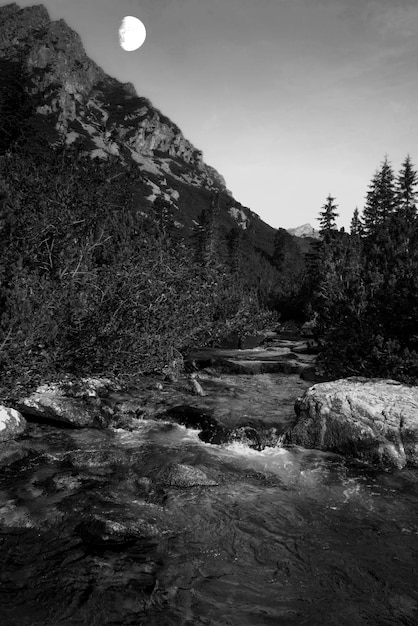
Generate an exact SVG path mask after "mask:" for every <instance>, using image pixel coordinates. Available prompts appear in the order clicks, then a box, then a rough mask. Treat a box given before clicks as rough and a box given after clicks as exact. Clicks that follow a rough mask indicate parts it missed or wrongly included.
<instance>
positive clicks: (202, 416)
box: [156, 404, 218, 430]
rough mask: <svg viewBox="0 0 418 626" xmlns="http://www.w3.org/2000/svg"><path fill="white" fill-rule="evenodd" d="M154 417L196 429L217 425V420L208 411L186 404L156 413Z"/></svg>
mask: <svg viewBox="0 0 418 626" xmlns="http://www.w3.org/2000/svg"><path fill="white" fill-rule="evenodd" d="M156 419H161V420H166V421H170V422H175V423H176V424H181V425H182V426H186V427H187V428H194V429H196V430H211V429H215V428H216V427H217V426H218V422H217V421H216V419H215V418H214V417H213V416H212V414H211V413H210V412H209V411H205V410H203V409H200V408H199V407H195V406H189V405H188V404H182V405H179V406H174V407H172V408H170V409H168V410H167V411H165V412H164V413H160V414H158V415H157V416H156Z"/></svg>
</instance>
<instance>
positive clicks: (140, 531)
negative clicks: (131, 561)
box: [75, 515, 160, 548]
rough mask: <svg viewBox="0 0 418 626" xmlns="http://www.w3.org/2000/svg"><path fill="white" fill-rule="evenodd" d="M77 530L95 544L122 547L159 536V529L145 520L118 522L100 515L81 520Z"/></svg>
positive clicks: (85, 539) (83, 537)
mask: <svg viewBox="0 0 418 626" xmlns="http://www.w3.org/2000/svg"><path fill="white" fill-rule="evenodd" d="M75 532H76V533H77V535H79V536H80V537H81V538H82V540H83V541H84V542H85V543H87V544H90V545H93V546H103V547H108V548H110V547H121V546H125V545H131V544H132V543H135V542H136V541H138V540H140V539H142V540H149V539H152V538H155V537H157V536H158V535H159V534H160V532H159V531H158V529H157V528H156V527H155V526H153V525H152V524H149V523H148V522H145V521H143V520H137V521H134V522H118V521H115V520H110V519H107V518H104V517H100V516H98V515H94V516H92V517H91V518H89V519H87V520H84V521H82V522H80V523H79V524H78V525H77V526H76V528H75Z"/></svg>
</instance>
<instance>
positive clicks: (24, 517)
mask: <svg viewBox="0 0 418 626" xmlns="http://www.w3.org/2000/svg"><path fill="white" fill-rule="evenodd" d="M0 524H1V525H2V526H6V527H7V528H34V527H35V526H36V523H35V521H34V520H33V519H32V517H31V515H30V513H29V511H28V510H27V508H26V507H24V506H18V505H17V504H15V502H13V501H12V500H9V502H6V503H5V504H3V505H2V506H0Z"/></svg>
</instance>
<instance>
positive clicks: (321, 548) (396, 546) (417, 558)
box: [0, 353, 418, 626]
mask: <svg viewBox="0 0 418 626" xmlns="http://www.w3.org/2000/svg"><path fill="white" fill-rule="evenodd" d="M285 356H286V355H285ZM294 357H295V354H293V353H292V355H291V358H292V359H294ZM245 358H246V359H247V361H246V362H247V363H248V362H250V361H248V358H249V355H248V354H245ZM263 358H264V361H263V363H264V365H263V368H264V370H263V371H264V372H265V371H266V368H267V366H268V368H270V371H271V368H272V361H271V358H270V355H269V354H267V355H265V354H264V353H263ZM268 359H270V360H268ZM266 363H267V365H265V364H266ZM273 365H274V367H276V365H277V364H273ZM285 365H286V367H289V366H288V364H287V362H286V363H285ZM250 366H251V368H254V361H251V362H250ZM228 367H230V365H228ZM280 367H282V366H280ZM294 369H295V365H294V363H293V361H292V362H291V367H290V369H289V372H290V373H289V374H286V373H283V371H282V370H279V372H278V373H273V374H266V373H261V374H258V375H251V376H246V375H245V374H244V375H241V376H237V375H235V374H231V373H227V374H225V375H222V377H221V378H219V377H218V378H217V377H213V376H212V375H209V374H208V376H207V377H206V379H204V378H203V379H202V380H203V386H204V388H205V389H206V390H208V391H209V393H208V394H207V395H206V396H205V397H202V398H195V400H194V401H193V402H194V403H195V404H197V406H200V407H202V408H204V409H206V410H209V409H210V410H211V411H213V414H214V415H215V417H217V418H219V419H220V418H221V419H222V420H223V421H224V423H226V424H227V425H229V424H231V425H236V424H238V425H239V424H240V423H245V420H246V419H247V417H246V415H250V416H251V417H254V418H256V420H257V423H258V422H259V420H261V419H264V421H265V423H266V424H267V425H268V426H269V425H272V424H274V423H276V422H277V420H279V421H281V422H282V423H285V422H286V420H288V419H289V417H290V416H291V412H292V404H293V399H294V398H295V397H296V396H297V395H298V394H299V393H300V392H301V390H302V391H303V389H304V388H306V387H307V386H308V383H305V382H304V381H301V379H300V378H299V375H297V374H295V373H294ZM292 372H293V373H292ZM156 393H157V392H156ZM179 393H180V392H179ZM158 394H160V395H158ZM158 394H157V395H156V396H155V399H153V400H152V402H151V404H149V405H147V407H145V409H146V410H145V412H144V415H143V417H144V419H143V421H141V422H139V426H138V429H137V430H135V431H127V430H122V429H113V430H112V429H107V430H93V429H79V430H77V429H67V428H57V427H56V426H53V425H46V424H35V423H31V424H30V425H29V427H28V429H27V431H26V433H25V435H24V437H23V438H21V440H19V442H17V444H16V446H17V448H16V449H17V452H16V458H14V457H13V458H12V461H13V462H11V464H10V465H9V466H7V467H4V468H3V469H2V470H1V471H0V562H1V570H0V624H1V626H60V625H62V626H105V625H115V626H116V625H121V626H199V625H202V626H203V625H207V626H267V625H272V626H276V625H289V626H291V625H292V626H293V625H295V626H297V625H307V626H315V625H318V626H319V625H322V626H331V625H332V626H374V625H376V626H385V625H386V626H396V625H399V626H401V625H402V626H408V625H409V626H413V625H416V624H418V585H417V580H418V571H417V570H418V515H417V512H418V470H413V469H405V470H402V471H391V472H382V471H374V470H371V469H370V468H368V467H366V466H364V465H360V464H353V463H349V462H347V461H346V460H344V459H343V458H341V457H339V456H337V455H334V454H328V453H323V452H319V451H315V450H309V451H308V450H303V449H299V448H291V449H284V448H281V447H266V448H265V449H264V450H261V451H258V450H255V449H251V448H249V447H247V446H246V445H244V444H243V443H238V442H234V443H223V444H219V445H214V444H213V443H212V444H210V443H204V442H203V441H202V440H201V439H200V438H199V436H198V434H199V433H198V431H197V430H192V429H188V428H185V427H184V426H180V425H178V424H176V423H168V422H165V421H156V420H154V419H152V415H153V413H152V411H154V410H157V411H160V404H159V403H161V402H163V403H165V406H168V405H167V402H168V401H169V400H170V401H171V403H172V404H171V406H173V405H175V404H182V403H184V399H182V397H180V395H177V396H176V395H175V394H174V391H171V392H166V391H163V392H158ZM125 400H129V398H125ZM134 400H135V398H131V399H130V401H131V402H133V401H134ZM251 402H252V405H251ZM198 403H200V404H198ZM154 405H155V406H156V407H157V409H154ZM162 406H163V405H161V407H162ZM251 406H252V407H253V408H251ZM147 411H148V412H147ZM228 420H229V421H228ZM240 420H241V421H240ZM173 468H174V470H173ZM167 472H168V473H167ZM170 472H171V473H170ZM176 472H177V473H176ZM193 472H195V474H193ZM173 477H174V478H173ZM190 477H191V480H189V479H190ZM193 477H194V482H193ZM188 481H189V483H188Z"/></svg>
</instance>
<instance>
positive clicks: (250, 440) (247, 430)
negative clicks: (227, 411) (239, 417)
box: [228, 426, 264, 450]
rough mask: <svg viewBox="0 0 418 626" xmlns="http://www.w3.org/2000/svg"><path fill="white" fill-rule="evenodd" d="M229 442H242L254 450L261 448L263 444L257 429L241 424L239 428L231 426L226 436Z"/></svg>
mask: <svg viewBox="0 0 418 626" xmlns="http://www.w3.org/2000/svg"><path fill="white" fill-rule="evenodd" d="M228 439H229V441H230V442H234V441H236V442H238V443H242V444H243V445H245V446H248V447H249V448H253V449H254V450H262V449H263V447H264V446H263V444H262V443H261V438H260V435H259V433H258V431H257V430H256V429H255V428H253V427H251V426H241V427H240V428H233V429H232V430H231V432H230V434H229V437H228Z"/></svg>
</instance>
